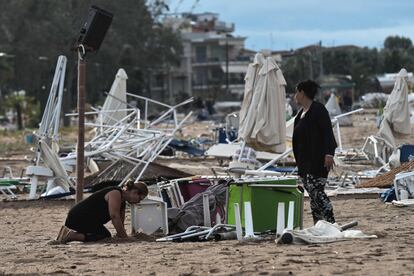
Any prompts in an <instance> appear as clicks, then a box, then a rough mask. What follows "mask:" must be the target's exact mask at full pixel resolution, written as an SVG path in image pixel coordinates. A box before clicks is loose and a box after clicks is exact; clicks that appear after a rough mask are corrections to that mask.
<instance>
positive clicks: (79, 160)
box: [76, 47, 86, 203]
mask: <svg viewBox="0 0 414 276" xmlns="http://www.w3.org/2000/svg"><path fill="white" fill-rule="evenodd" d="M82 50H84V48H83V47H79V55H78V143H77V147H76V180H77V181H76V203H78V202H80V201H82V199H83V179H84V145H85V80H86V62H85V60H84V55H85V52H84V51H83V53H82Z"/></svg>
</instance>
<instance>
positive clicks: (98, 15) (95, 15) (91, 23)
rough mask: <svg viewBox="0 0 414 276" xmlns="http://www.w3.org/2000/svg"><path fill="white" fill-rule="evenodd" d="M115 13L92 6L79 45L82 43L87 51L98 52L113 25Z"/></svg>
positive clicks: (81, 32) (81, 31)
mask: <svg viewBox="0 0 414 276" xmlns="http://www.w3.org/2000/svg"><path fill="white" fill-rule="evenodd" d="M113 16H114V15H113V14H112V13H110V12H108V11H105V10H103V9H101V8H99V7H96V6H91V7H90V8H89V11H88V18H87V19H86V22H85V24H84V25H83V26H82V28H81V30H80V35H79V38H78V41H77V45H76V46H78V45H80V44H82V45H83V46H84V47H85V50H86V51H87V52H96V51H98V49H99V47H100V46H101V43H102V41H103V40H104V38H105V34H106V32H107V31H108V29H109V26H110V25H111V22H112V18H113Z"/></svg>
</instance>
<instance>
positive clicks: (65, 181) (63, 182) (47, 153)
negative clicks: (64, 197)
mask: <svg viewBox="0 0 414 276" xmlns="http://www.w3.org/2000/svg"><path fill="white" fill-rule="evenodd" d="M39 147H40V152H41V156H42V160H43V162H44V163H45V165H46V166H47V167H48V168H49V169H51V170H52V171H53V174H54V176H55V178H56V179H55V184H57V185H59V186H61V187H62V188H63V189H64V190H65V191H66V192H69V187H74V184H73V183H72V181H71V180H70V179H69V176H68V174H67V172H66V170H65V168H64V167H63V164H62V163H61V162H60V160H59V157H58V155H57V154H56V152H54V151H53V150H52V149H51V148H50V147H49V146H48V144H47V143H46V141H44V140H43V139H41V140H40V141H39ZM50 188H53V187H50Z"/></svg>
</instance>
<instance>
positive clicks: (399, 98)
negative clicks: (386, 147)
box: [378, 68, 411, 147]
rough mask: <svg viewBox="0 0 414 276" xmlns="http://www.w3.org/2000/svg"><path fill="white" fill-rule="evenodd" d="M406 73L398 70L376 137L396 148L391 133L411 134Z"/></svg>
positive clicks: (403, 70)
mask: <svg viewBox="0 0 414 276" xmlns="http://www.w3.org/2000/svg"><path fill="white" fill-rule="evenodd" d="M408 91H409V88H408V83H407V71H406V70H405V69H404V68H403V69H401V70H400V72H399V74H398V77H397V80H396V81H395V84H394V88H393V90H392V92H391V94H390V97H389V98H388V100H387V104H386V105H385V107H384V116H383V119H382V122H381V125H380V130H379V132H378V136H380V137H383V138H384V139H386V140H387V141H388V142H389V143H390V144H391V145H393V146H394V147H396V142H395V139H394V134H393V132H397V133H401V134H411V126H410V112H409V107H408Z"/></svg>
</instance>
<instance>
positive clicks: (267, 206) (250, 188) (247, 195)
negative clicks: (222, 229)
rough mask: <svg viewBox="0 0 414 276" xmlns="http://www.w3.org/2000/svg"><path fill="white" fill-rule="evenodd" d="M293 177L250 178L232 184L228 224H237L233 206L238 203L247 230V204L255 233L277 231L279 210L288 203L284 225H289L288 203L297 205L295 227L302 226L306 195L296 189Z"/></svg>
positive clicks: (228, 203) (295, 207)
mask: <svg viewBox="0 0 414 276" xmlns="http://www.w3.org/2000/svg"><path fill="white" fill-rule="evenodd" d="M296 181H297V179H296V178H293V177H278V178H256V179H255V178H250V179H247V178H246V179H239V180H237V181H235V182H232V183H231V184H230V185H229V188H228V200H227V223H228V224H233V225H235V224H236V220H235V216H234V203H238V204H239V207H240V212H241V221H242V225H243V227H244V202H247V201H250V203H251V206H252V216H253V230H254V231H255V232H264V231H268V230H276V221H277V207H278V203H279V202H284V203H285V225H287V219H288V211H289V210H288V209H289V201H293V202H294V203H295V206H294V220H293V227H294V228H295V229H296V228H302V226H303V193H302V192H301V191H300V190H299V189H298V188H297V183H296Z"/></svg>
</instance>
